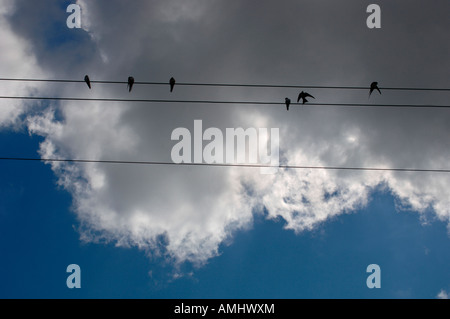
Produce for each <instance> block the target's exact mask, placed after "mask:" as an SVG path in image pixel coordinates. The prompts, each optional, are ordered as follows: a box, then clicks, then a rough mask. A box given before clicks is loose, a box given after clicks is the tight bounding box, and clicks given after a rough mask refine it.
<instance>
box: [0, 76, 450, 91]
mask: <svg viewBox="0 0 450 319" xmlns="http://www.w3.org/2000/svg"><path fill="white" fill-rule="evenodd" d="M0 81H16V82H60V83H84V81H83V80H73V79H33V78H29V79H26V78H0ZM91 83H100V84H127V81H108V80H91ZM134 84H135V85H168V84H169V82H168V81H167V82H151V81H135V82H134ZM176 86H216V87H254V88H293V89H294V88H296V89H299V88H300V89H301V88H305V89H306V88H309V89H336V90H367V89H368V88H369V87H368V86H326V85H287V84H245V83H206V82H203V83H195V82H177V83H176ZM381 88H382V89H383V90H396V91H450V88H423V87H381Z"/></svg>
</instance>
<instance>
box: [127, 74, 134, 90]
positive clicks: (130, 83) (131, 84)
mask: <svg viewBox="0 0 450 319" xmlns="http://www.w3.org/2000/svg"><path fill="white" fill-rule="evenodd" d="M133 84H134V78H133V77H132V76H129V77H128V85H127V87H128V92H131V89H132V88H133Z"/></svg>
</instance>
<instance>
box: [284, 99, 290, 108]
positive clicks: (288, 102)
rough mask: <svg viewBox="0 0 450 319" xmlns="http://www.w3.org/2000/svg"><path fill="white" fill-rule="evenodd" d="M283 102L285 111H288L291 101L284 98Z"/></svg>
mask: <svg viewBox="0 0 450 319" xmlns="http://www.w3.org/2000/svg"><path fill="white" fill-rule="evenodd" d="M284 101H285V103H286V110H288V111H289V105H290V104H291V99H288V98H285V99H284Z"/></svg>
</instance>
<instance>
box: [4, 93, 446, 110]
mask: <svg viewBox="0 0 450 319" xmlns="http://www.w3.org/2000/svg"><path fill="white" fill-rule="evenodd" d="M0 99H15V100H54V101H90V102H139V103H190V104H242V105H246V104H248V105H285V103H284V102H266V101H214V100H166V99H117V98H87V97H44V96H0ZM291 105H300V106H348V107H403V108H450V105H435V104H368V103H307V104H301V103H291Z"/></svg>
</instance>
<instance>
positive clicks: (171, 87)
mask: <svg viewBox="0 0 450 319" xmlns="http://www.w3.org/2000/svg"><path fill="white" fill-rule="evenodd" d="M169 84H170V92H172V91H173V87H174V86H175V79H174V78H173V77H171V78H170V81H169Z"/></svg>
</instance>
